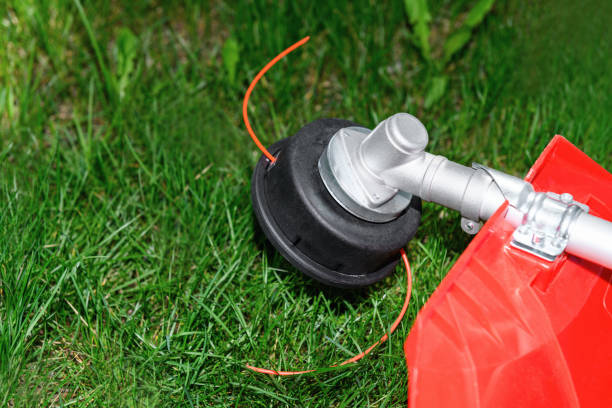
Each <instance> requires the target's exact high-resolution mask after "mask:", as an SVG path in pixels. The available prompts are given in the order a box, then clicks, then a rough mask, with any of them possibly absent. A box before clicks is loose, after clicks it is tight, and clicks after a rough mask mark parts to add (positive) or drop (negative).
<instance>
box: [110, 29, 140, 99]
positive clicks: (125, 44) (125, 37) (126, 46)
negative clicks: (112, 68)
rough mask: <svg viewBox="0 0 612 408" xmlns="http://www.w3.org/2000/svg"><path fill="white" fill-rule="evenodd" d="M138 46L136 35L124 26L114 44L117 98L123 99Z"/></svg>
mask: <svg viewBox="0 0 612 408" xmlns="http://www.w3.org/2000/svg"><path fill="white" fill-rule="evenodd" d="M138 46H139V41H138V37H136V36H135V35H134V33H132V31H130V29H129V28H125V27H124V28H122V29H121V30H120V31H119V35H118V36H117V43H116V44H115V56H116V58H117V67H116V72H115V76H116V78H117V88H118V89H117V91H118V93H119V99H123V97H124V96H125V90H126V88H127V87H128V85H129V83H130V75H131V74H132V73H133V71H134V68H135V64H134V60H135V59H136V56H137V54H138Z"/></svg>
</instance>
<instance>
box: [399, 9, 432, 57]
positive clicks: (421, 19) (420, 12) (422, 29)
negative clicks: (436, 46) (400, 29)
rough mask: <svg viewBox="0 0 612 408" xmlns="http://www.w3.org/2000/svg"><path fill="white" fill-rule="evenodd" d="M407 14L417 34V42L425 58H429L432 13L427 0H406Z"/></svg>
mask: <svg viewBox="0 0 612 408" xmlns="http://www.w3.org/2000/svg"><path fill="white" fill-rule="evenodd" d="M404 4H405V6H406V14H408V20H409V21H410V25H412V29H413V32H414V35H415V44H416V46H417V47H418V48H419V50H420V51H421V54H422V55H423V58H425V59H426V60H429V59H430V57H431V51H430V48H429V22H430V21H431V14H430V13H429V8H428V7H427V0H404Z"/></svg>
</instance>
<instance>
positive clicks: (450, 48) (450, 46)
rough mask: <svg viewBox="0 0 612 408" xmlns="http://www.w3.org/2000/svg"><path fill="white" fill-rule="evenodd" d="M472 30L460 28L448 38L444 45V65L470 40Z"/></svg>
mask: <svg viewBox="0 0 612 408" xmlns="http://www.w3.org/2000/svg"><path fill="white" fill-rule="evenodd" d="M471 36H472V30H471V29H469V28H466V27H464V28H461V29H459V30H457V31H455V32H454V33H452V34H451V35H449V36H448V38H447V39H446V42H445V43H444V64H446V63H447V62H448V61H450V59H451V58H452V57H453V55H455V53H456V52H457V51H459V50H460V49H462V48H463V47H464V46H465V44H467V42H468V41H469V40H470V37H471Z"/></svg>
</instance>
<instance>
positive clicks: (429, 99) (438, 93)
mask: <svg viewBox="0 0 612 408" xmlns="http://www.w3.org/2000/svg"><path fill="white" fill-rule="evenodd" d="M447 84H448V77H447V76H446V75H439V76H437V77H434V78H433V80H432V81H431V85H430V86H429V90H428V91H427V95H425V108H426V109H428V108H430V107H431V106H432V105H433V104H434V103H436V102H438V101H439V100H440V98H442V96H444V93H445V92H446V85H447Z"/></svg>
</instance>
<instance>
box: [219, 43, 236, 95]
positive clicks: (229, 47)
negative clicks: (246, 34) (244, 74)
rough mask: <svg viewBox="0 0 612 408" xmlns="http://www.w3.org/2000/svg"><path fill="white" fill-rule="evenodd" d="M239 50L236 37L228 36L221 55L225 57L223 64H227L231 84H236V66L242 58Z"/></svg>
mask: <svg viewBox="0 0 612 408" xmlns="http://www.w3.org/2000/svg"><path fill="white" fill-rule="evenodd" d="M239 52H240V50H239V47H238V41H236V39H235V38H234V37H230V38H228V39H227V40H226V41H225V44H223V50H222V51H221V57H222V58H223V65H225V70H226V71H227V78H228V81H229V83H230V84H231V85H234V83H235V81H236V66H237V65H238V61H239V60H240V53H239Z"/></svg>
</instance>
